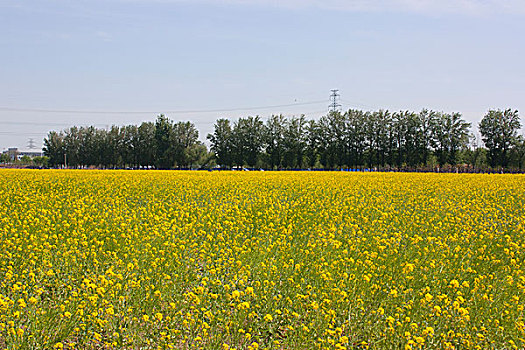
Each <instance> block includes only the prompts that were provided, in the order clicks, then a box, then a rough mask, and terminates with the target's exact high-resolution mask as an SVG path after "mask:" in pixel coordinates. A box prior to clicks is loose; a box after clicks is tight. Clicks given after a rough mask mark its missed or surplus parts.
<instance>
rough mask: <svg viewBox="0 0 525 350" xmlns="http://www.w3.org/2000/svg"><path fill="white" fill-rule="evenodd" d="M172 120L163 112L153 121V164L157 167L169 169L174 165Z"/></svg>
mask: <svg viewBox="0 0 525 350" xmlns="http://www.w3.org/2000/svg"><path fill="white" fill-rule="evenodd" d="M172 130H173V122H172V121H171V120H169V119H168V118H167V117H166V116H164V114H161V115H159V116H158V117H157V120H156V121H155V146H156V147H155V166H156V168H157V169H171V168H172V167H173V166H174V165H175V159H174V156H173V148H172V147H171V141H172V140H171V134H172Z"/></svg>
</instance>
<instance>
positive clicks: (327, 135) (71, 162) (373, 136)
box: [44, 109, 525, 169]
mask: <svg viewBox="0 0 525 350" xmlns="http://www.w3.org/2000/svg"><path fill="white" fill-rule="evenodd" d="M520 126H521V125H520V120H519V116H518V112H517V111H512V110H510V109H508V110H505V111H501V110H491V111H489V112H488V113H487V114H486V115H485V116H484V117H483V119H482V121H481V123H480V124H479V132H480V134H481V136H482V140H483V142H484V144H485V147H486V148H483V147H480V146H479V145H478V144H477V142H476V140H475V138H474V137H473V135H472V133H471V132H470V127H471V125H470V123H468V122H466V121H465V120H464V119H463V118H462V116H461V114H459V113H443V112H436V111H431V110H426V109H425V110H422V111H421V112H419V113H415V112H410V111H401V112H394V113H390V112H389V111H384V110H379V111H375V112H365V111H361V110H348V111H346V112H344V113H340V112H330V113H328V114H327V115H326V116H323V117H321V118H320V119H319V120H309V119H306V118H305V117H304V116H300V117H291V118H286V117H284V116H282V115H272V116H271V117H270V118H268V120H267V121H266V122H263V120H261V118H259V117H245V118H239V119H237V120H235V121H230V120H229V119H218V120H217V121H216V123H215V125H214V130H213V132H212V133H211V134H208V135H207V139H208V140H209V142H210V150H211V153H209V152H208V150H207V148H206V146H205V145H204V144H203V143H201V142H200V141H198V136H199V134H198V131H197V129H196V128H195V125H193V124H192V123H191V122H176V123H175V122H173V121H171V120H169V119H168V118H166V117H165V116H164V115H160V116H159V117H158V118H157V120H156V121H155V122H154V123H152V122H144V123H142V124H141V125H140V126H136V125H128V126H123V127H118V126H113V127H111V128H110V129H109V130H105V129H97V128H95V127H80V128H78V127H72V128H70V129H68V130H65V131H62V132H54V131H53V132H50V133H49V135H48V136H47V138H46V139H45V140H44V152H45V155H46V156H47V157H49V164H50V165H51V166H58V165H62V164H65V163H67V165H68V166H74V167H78V166H98V167H108V168H111V167H134V168H137V167H154V168H157V169H170V168H189V167H192V166H201V167H202V166H208V167H211V166H213V165H215V164H218V165H220V166H221V167H222V168H232V167H245V166H247V167H251V168H265V169H293V168H325V169H337V168H346V167H351V168H354V167H378V168H385V167H395V168H405V167H410V168H417V167H433V166H445V165H447V164H448V165H452V166H454V165H457V164H469V165H471V166H473V167H478V168H479V167H485V166H490V167H492V168H495V167H515V168H519V169H522V167H523V165H524V164H523V163H524V159H525V142H524V140H523V137H521V136H518V130H519V128H520Z"/></svg>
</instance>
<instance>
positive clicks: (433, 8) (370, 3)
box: [122, 0, 525, 15]
mask: <svg viewBox="0 0 525 350" xmlns="http://www.w3.org/2000/svg"><path fill="white" fill-rule="evenodd" d="M122 1H131V2H144V1H147V2H150V3H151V2H157V3H177V2H192V3H195V2H200V3H215V4H225V3H227V4H236V5H245V6H250V5H252V6H253V5H255V6H270V7H282V8H290V9H301V8H320V9H328V10H340V11H349V12H409V13H411V12H412V13H423V14H446V13H455V14H464V15H487V14H494V13H514V14H525V1H524V0H122Z"/></svg>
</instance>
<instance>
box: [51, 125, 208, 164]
mask: <svg viewBox="0 0 525 350" xmlns="http://www.w3.org/2000/svg"><path fill="white" fill-rule="evenodd" d="M198 138H199V132H198V131H197V129H196V128H195V125H194V124H192V123H191V122H176V123H174V122H173V121H171V120H169V119H168V118H167V117H165V116H164V115H160V116H159V117H158V118H157V120H156V122H155V123H152V122H144V123H142V124H141V125H140V126H137V125H127V126H122V127H119V126H112V127H111V128H110V129H109V130H106V129H97V128H95V127H93V126H90V127H72V128H69V129H67V130H64V131H61V132H55V131H51V132H50V133H49V134H48V136H47V137H46V138H45V139H44V154H45V155H46V156H47V157H49V164H50V165H51V166H59V165H65V164H67V165H68V166H72V167H87V166H96V167H105V168H115V167H118V168H123V167H133V168H138V167H155V168H157V169H171V168H173V167H178V168H187V167H191V166H192V165H193V164H195V163H199V164H204V163H206V162H207V161H209V158H210V156H209V155H208V151H207V148H206V146H205V145H204V144H203V143H202V142H200V141H199V140H198Z"/></svg>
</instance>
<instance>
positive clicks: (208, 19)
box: [0, 0, 525, 150]
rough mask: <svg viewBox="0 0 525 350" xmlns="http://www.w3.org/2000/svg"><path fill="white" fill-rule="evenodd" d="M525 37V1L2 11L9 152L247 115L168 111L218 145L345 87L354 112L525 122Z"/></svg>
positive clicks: (114, 0) (1, 74) (309, 1)
mask: <svg viewBox="0 0 525 350" xmlns="http://www.w3.org/2000/svg"><path fill="white" fill-rule="evenodd" d="M524 37H525V1H524V0H519V1H518V0H508V1H505V0H499V1H496V0H484V1H481V0H441V1H438V0H436V1H434V0H419V1H418V0H391V1H385V0H370V1H363V0H361V1H359V0H347V1H342V0H325V1H317V0H303V1H300V0H283V1H266V0H253V1H248V0H245V1H243V0H229V1H218V0H193V1H189V0H188V1H184V0H180V1H178V0H157V1H154V0H151V1H147V0H103V1H102V0H89V1H85V0H70V1H65V0H54V1H35V0H26V1H14V0H13V1H9V0H0V150H2V149H4V148H6V147H12V146H17V147H19V148H25V145H26V144H27V140H28V138H30V137H31V138H34V139H35V141H36V142H37V145H38V146H41V140H42V138H43V137H44V136H45V135H46V133H47V131H48V130H50V129H55V130H60V129H63V128H65V127H67V126H70V125H91V124H95V125H97V126H99V127H105V126H106V125H111V124H117V125H122V124H129V123H135V124H138V123H140V122H142V121H144V120H150V121H152V120H154V119H155V116H156V114H157V113H162V112H167V111H181V110H191V111H194V110H218V109H220V110H228V109H236V110H235V111H231V112H199V113H166V114H167V115H168V117H170V118H171V119H173V120H190V121H193V122H194V123H195V124H196V126H197V127H198V129H199V130H200V132H201V139H203V140H204V138H205V137H206V134H207V133H208V132H210V131H211V130H212V126H213V123H214V121H215V120H216V119H217V118H219V117H229V118H237V117H239V116H243V115H260V116H262V117H267V116H268V115H270V114H272V113H283V114H285V115H293V114H301V113H305V114H306V115H307V116H308V117H310V118H318V117H319V116H320V115H322V114H323V113H325V111H326V109H327V105H328V103H329V101H328V96H329V93H330V89H335V88H336V89H339V90H340V93H341V99H342V100H341V101H342V104H343V107H344V108H345V109H348V108H359V109H364V110H376V109H379V108H384V109H389V110H400V109H409V110H414V111H419V110H420V109H422V108H424V107H426V108H431V109H436V110H442V111H446V112H452V111H459V112H461V113H463V115H464V117H465V119H467V120H468V121H470V122H472V123H474V124H475V125H477V123H478V122H479V120H480V119H481V118H482V116H483V114H484V113H485V112H486V111H487V110H488V109H489V108H507V107H510V108H515V109H519V110H520V111H522V112H523V111H525V39H524ZM310 102H311V103H310ZM294 103H295V104H297V105H296V106H289V107H274V108H261V109H247V110H239V109H243V108H245V107H264V106H274V105H287V104H294ZM10 109H21V110H27V109H44V110H55V112H44V111H40V112H37V111H19V110H17V111H14V110H10ZM61 111H73V112H70V113H63V112H61ZM74 111H101V112H104V111H129V112H140V111H144V112H145V113H127V114H107V113H98V114H93V113H75V112H74ZM522 121H524V122H525V118H523V117H522Z"/></svg>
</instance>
